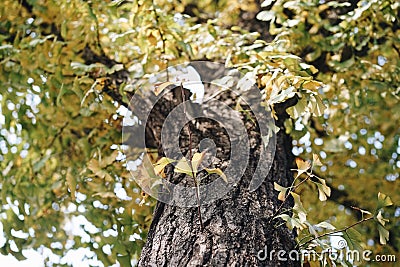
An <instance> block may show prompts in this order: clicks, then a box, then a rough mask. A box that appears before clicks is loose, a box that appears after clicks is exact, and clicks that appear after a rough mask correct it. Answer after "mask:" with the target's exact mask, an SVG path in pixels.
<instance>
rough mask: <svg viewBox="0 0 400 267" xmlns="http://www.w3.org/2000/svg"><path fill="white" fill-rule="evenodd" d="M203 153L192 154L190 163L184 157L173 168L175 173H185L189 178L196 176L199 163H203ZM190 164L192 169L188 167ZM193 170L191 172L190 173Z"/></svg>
mask: <svg viewBox="0 0 400 267" xmlns="http://www.w3.org/2000/svg"><path fill="white" fill-rule="evenodd" d="M204 155H205V154H204V153H203V152H202V153H194V155H193V157H192V161H191V162H190V161H188V160H187V159H186V158H185V157H183V158H182V159H181V160H179V161H178V163H177V164H176V166H175V172H177V173H185V174H187V175H189V176H191V177H193V175H194V176H196V173H197V169H198V168H199V165H200V163H201V162H202V161H203V158H204ZM190 164H191V165H192V167H190ZM192 168H193V171H192Z"/></svg>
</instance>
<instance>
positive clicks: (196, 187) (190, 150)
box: [181, 83, 204, 230]
mask: <svg viewBox="0 0 400 267" xmlns="http://www.w3.org/2000/svg"><path fill="white" fill-rule="evenodd" d="M183 90H184V89H183V85H182V83H181V94H182V102H183V113H184V114H185V118H186V119H189V117H188V116H187V113H186V99H185V93H184V91H183ZM188 131H189V160H188V161H189V166H190V170H191V172H192V177H193V181H194V184H195V190H196V200H197V212H198V214H199V221H200V228H201V230H203V229H204V226H203V220H202V217H201V207H200V204H201V203H200V192H199V184H198V182H197V178H196V175H195V173H194V170H193V165H192V157H193V155H192V154H193V153H192V131H191V130H190V124H188Z"/></svg>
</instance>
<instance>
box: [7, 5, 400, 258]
mask: <svg viewBox="0 0 400 267" xmlns="http://www.w3.org/2000/svg"><path fill="white" fill-rule="evenodd" d="M399 5H400V4H399V2H398V1H394V0H393V1H389V0H371V1H324V0H297V1H284V0H278V1H269V0H267V1H264V2H262V3H259V2H257V1H252V0H247V1H235V0H225V1H202V2H201V3H197V2H196V1H190V0H185V1H163V0H157V1H153V2H151V1H123V0H119V1H97V0H95V1H88V2H87V1H80V0H70V1H67V0H62V1H55V0H54V1H51V0H49V1H33V0H21V1H13V0H3V1H2V4H1V5H0V101H1V109H0V189H1V205H0V218H1V224H0V225H1V226H2V227H0V228H2V229H3V235H4V238H3V239H2V242H1V243H0V247H1V252H2V253H3V254H12V255H14V256H15V257H17V258H18V259H23V258H24V253H23V250H24V249H26V248H33V249H38V250H39V251H44V250H46V249H48V248H49V249H51V252H52V253H54V254H56V255H59V256H60V257H61V258H62V257H63V256H65V255H67V253H68V251H71V250H76V249H78V248H82V247H84V248H88V249H89V250H91V251H92V252H94V253H92V254H89V257H92V258H93V259H98V260H100V261H101V262H102V263H103V264H104V265H105V266H109V265H112V264H114V263H115V262H116V261H117V260H118V261H119V263H120V264H121V265H127V264H128V263H129V262H130V261H131V259H133V260H135V259H137V258H138V256H139V255H140V251H141V247H142V246H143V244H144V240H145V238H146V233H147V229H148V227H149V222H150V221H151V213H152V205H153V201H152V200H151V199H147V200H146V204H145V205H139V203H140V202H141V200H142V195H141V191H140V188H138V187H137V186H136V184H135V183H134V181H133V179H132V177H131V175H130V173H129V172H128V171H127V170H126V168H125V167H124V166H125V165H124V164H125V163H124V157H123V155H122V153H121V152H120V149H119V144H121V127H122V126H121V124H122V119H123V116H124V112H123V111H124V109H122V108H121V103H124V102H125V103H127V102H128V97H127V96H128V95H129V94H131V93H132V92H133V91H134V90H135V88H136V87H137V86H139V85H140V84H141V83H143V81H145V80H146V79H147V77H148V75H149V74H151V73H154V72H157V71H160V70H163V69H165V68H166V67H167V66H168V65H173V64H176V63H180V62H185V61H189V60H199V59H207V60H215V61H219V62H225V63H226V65H227V66H228V67H237V68H241V69H242V70H243V69H244V70H247V71H249V72H250V73H252V75H253V77H254V80H256V81H257V82H258V84H259V86H260V88H261V89H263V90H265V92H268V90H272V91H273V90H278V93H279V94H281V95H282V91H284V89H285V88H284V87H285V86H287V84H285V83H284V82H283V81H282V79H281V80H279V78H280V76H284V75H286V74H287V75H289V76H290V75H292V76H290V77H291V79H292V80H291V81H292V83H293V84H294V82H293V79H295V77H302V78H301V79H303V81H305V80H307V79H308V80H310V81H312V82H310V83H308V85H307V86H306V85H304V88H303V85H302V86H300V87H299V86H298V88H297V87H296V86H295V87H296V90H297V92H303V91H301V90H305V91H304V92H303V93H304V95H305V96H307V97H303V98H300V100H299V102H298V104H297V105H296V106H295V107H294V108H292V109H291V115H292V119H290V120H287V121H286V126H287V127H286V128H287V132H290V133H291V135H292V136H293V153H294V154H295V155H296V156H299V157H301V158H303V159H311V158H312V153H316V154H318V155H319V156H320V158H321V161H322V162H323V165H322V166H321V167H319V168H318V170H317V171H316V173H317V174H318V175H319V176H321V177H324V178H325V179H326V180H327V181H328V183H329V184H330V186H331V188H332V195H331V198H330V199H328V201H326V202H321V201H320V200H319V199H318V193H315V192H314V191H315V190H316V189H315V188H314V187H313V186H312V185H310V186H309V187H308V188H304V187H302V190H301V192H298V193H300V194H301V195H302V200H303V204H304V206H305V208H306V209H307V213H308V215H309V216H308V218H309V219H308V220H309V221H310V222H311V223H318V222H321V221H328V222H330V223H331V224H333V225H335V226H336V227H338V228H341V227H345V226H347V225H350V224H352V223H354V222H356V221H358V220H359V219H360V218H361V217H360V215H361V213H360V212H359V211H358V210H357V209H354V208H352V207H359V208H361V209H363V210H370V211H373V210H374V208H375V206H376V196H377V194H378V192H383V193H385V194H386V195H389V196H391V198H392V200H393V202H394V203H395V205H394V206H392V207H389V208H386V209H385V210H384V217H386V218H388V219H390V222H389V223H388V224H387V225H386V226H387V229H388V230H389V231H390V239H389V243H388V245H386V246H381V245H380V244H379V234H378V231H377V229H376V225H375V224H370V223H366V224H360V225H357V227H356V229H357V230H358V231H359V232H360V233H361V235H360V237H359V239H360V240H359V241H360V244H361V245H362V246H363V247H364V248H369V249H371V250H373V251H374V252H375V253H381V254H384V253H386V254H389V253H390V254H396V253H397V254H398V249H399V247H400V234H399V233H400V231H399V228H400V222H399V219H398V218H399V217H400V207H399V206H398V203H399V201H400V199H399V194H398V192H399V191H400V187H399V170H400V131H399V121H400V105H399V100H400V37H399V36H400V24H399V16H400V11H399V10H400V9H399ZM254 17H256V18H257V19H256V18H254ZM279 68H282V69H285V70H288V71H289V72H286V73H284V72H279V73H280V74H279V75H278V74H274V72H273V70H274V69H279ZM274 75H275V76H274ZM294 75H298V76H294ZM299 79H300V78H299ZM313 79H315V80H317V81H320V82H322V83H323V84H325V86H321V84H322V83H319V82H316V81H315V80H313ZM272 84H273V85H274V86H275V87H274V86H272ZM268 86H271V88H272V89H268ZM276 88H277V89H276ZM307 90H310V91H312V92H313V93H312V94H311V93H308V94H307V93H306V91H307ZM314 94H315V95H318V96H319V97H320V98H321V99H322V101H323V103H324V104H325V106H326V107H327V108H326V109H323V108H322V106H321V104H322V103H319V101H318V99H319V98H313V97H312V95H314ZM116 95H119V96H120V98H119V99H118V101H116ZM267 95H268V94H267ZM267 97H268V96H267ZM267 97H266V98H267ZM287 97H289V96H288V95H286V96H285V95H282V99H281V100H282V101H283V100H285V99H286V98H287ZM269 100H270V99H269ZM266 101H268V99H266ZM313 114H317V115H322V116H321V117H316V116H313ZM77 225H79V226H77ZM0 232H1V231H0ZM64 258H65V257H64ZM57 259H58V261H59V262H58V263H59V264H65V263H66V260H65V259H64V260H61V261H60V258H57V257H53V258H52V261H55V260H56V261H57ZM133 262H134V261H133ZM49 264H51V263H50V262H49ZM93 264H94V263H93Z"/></svg>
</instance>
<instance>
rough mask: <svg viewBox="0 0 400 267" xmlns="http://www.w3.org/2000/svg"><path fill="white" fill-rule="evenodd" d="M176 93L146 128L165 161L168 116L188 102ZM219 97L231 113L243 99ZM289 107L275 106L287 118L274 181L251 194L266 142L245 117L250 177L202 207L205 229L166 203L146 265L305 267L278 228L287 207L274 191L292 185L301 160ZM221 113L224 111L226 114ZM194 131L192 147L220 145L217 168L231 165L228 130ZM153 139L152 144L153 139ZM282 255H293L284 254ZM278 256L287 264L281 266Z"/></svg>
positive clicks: (183, 140) (172, 177)
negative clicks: (163, 134) (289, 126)
mask: <svg viewBox="0 0 400 267" xmlns="http://www.w3.org/2000/svg"><path fill="white" fill-rule="evenodd" d="M171 92H172V93H170V94H168V95H167V97H165V98H164V99H163V101H160V104H159V105H158V106H157V107H155V108H154V115H153V116H151V118H150V119H149V120H148V122H147V128H146V129H147V130H148V131H151V132H152V133H151V134H148V133H146V138H147V140H146V144H147V145H149V144H152V145H157V146H158V149H159V153H160V154H161V155H162V154H163V149H162V145H163V144H161V142H160V140H161V139H160V129H161V127H162V124H163V122H164V120H165V118H166V117H167V115H168V113H169V112H170V111H171V110H172V109H174V108H175V107H176V106H177V105H178V104H179V103H181V101H182V100H181V99H182V98H180V97H179V92H180V91H179V90H173V91H171ZM218 98H219V101H224V102H225V103H226V104H227V105H229V106H234V105H235V96H234V95H232V94H231V93H227V94H221V95H219V96H218ZM288 105H293V103H288V102H287V103H284V104H281V105H280V106H276V107H275V110H276V111H277V114H278V116H279V120H277V121H276V125H277V126H278V127H279V128H280V131H279V132H278V134H277V136H276V140H277V143H276V151H275V155H274V156H273V157H274V158H273V164H272V168H271V170H270V171H269V172H268V170H266V171H265V176H266V178H265V180H264V182H263V183H262V184H261V186H260V187H259V188H258V189H257V190H256V191H253V192H250V191H249V189H248V187H249V182H250V180H251V177H252V174H253V173H254V171H255V168H256V165H257V162H258V160H259V155H260V151H262V149H261V146H262V143H261V138H260V133H259V129H258V126H257V125H256V124H255V123H254V122H253V121H252V120H251V119H249V117H248V114H242V117H241V119H242V120H243V123H244V125H245V126H246V129H247V133H248V136H249V137H250V140H249V144H250V146H251V151H250V155H251V156H250V159H249V162H248V165H247V169H246V170H245V172H244V175H243V176H242V177H241V178H240V180H239V182H238V183H237V185H236V186H235V187H234V188H233V189H232V190H231V191H230V192H229V193H228V194H227V195H225V196H224V197H222V198H221V199H218V200H216V201H215V202H212V203H210V204H207V205H202V206H201V215H202V221H203V225H204V228H203V229H202V228H201V225H200V224H199V215H198V209H197V208H182V207H178V206H176V205H167V204H164V203H161V202H158V203H157V206H156V209H155V212H154V218H153V222H152V224H151V227H150V230H149V234H148V239H147V242H146V245H145V247H144V248H143V250H142V254H141V258H140V261H139V266H300V263H299V262H298V261H295V260H290V259H289V257H288V253H289V252H290V251H291V250H293V249H294V247H295V241H294V238H295V235H294V233H293V232H291V231H289V230H288V228H287V227H286V226H285V225H284V224H283V223H282V221H279V220H272V221H271V217H272V215H273V214H274V213H275V211H276V210H277V209H278V207H279V206H280V205H281V201H279V200H278V199H277V192H276V191H275V190H274V182H277V183H278V184H280V185H283V186H288V185H290V184H291V182H292V180H293V174H292V172H291V171H290V169H291V168H293V165H292V164H293V160H294V158H293V155H292V153H291V139H290V137H289V136H288V135H287V134H285V130H284V127H283V121H284V119H285V117H286V116H287V115H286V112H285V108H286V107H287V106H288ZM214 108H215V111H216V112H218V110H219V108H220V107H218V106H215V107H214ZM136 109H138V110H139V109H140V103H136ZM188 127H191V128H190V129H191V131H192V147H193V148H197V147H198V145H199V144H200V141H201V140H203V139H205V138H210V139H212V140H213V141H214V143H215V145H216V150H217V157H218V158H219V159H220V160H221V162H219V163H218V165H217V167H219V166H223V165H224V162H226V161H227V160H228V159H229V152H230V149H231V141H230V140H229V137H228V136H227V135H226V132H225V130H224V129H223V128H221V127H220V126H219V125H218V124H216V123H215V122H213V121H212V120H207V119H203V120H197V121H196V123H193V121H192V122H190V123H189V126H188ZM228 127H229V126H228ZM185 129H186V130H185ZM185 129H184V130H182V132H181V136H180V148H181V151H183V154H184V155H185V154H186V155H187V151H188V145H189V143H188V142H189V141H188V132H187V128H185ZM151 137H152V140H148V139H149V138H151ZM270 156H271V155H270ZM271 157H272V156H271ZM165 172H166V179H169V181H171V182H174V183H180V184H185V185H188V186H190V185H192V186H193V184H191V178H190V177H188V176H187V175H186V176H185V175H184V174H179V173H174V171H173V167H172V166H171V165H169V166H168V167H167V168H166V170H165ZM290 205H291V203H290V202H289V203H287V205H286V207H285V208H288V207H289V206H290ZM280 250H283V251H285V252H286V253H285V254H279V255H278V251H280ZM260 251H262V252H260ZM265 252H268V257H266V255H264V254H265ZM281 253H282V252H281ZM269 254H271V255H272V257H271V258H270V256H269ZM278 256H283V258H286V259H287V260H286V261H284V260H279V259H278Z"/></svg>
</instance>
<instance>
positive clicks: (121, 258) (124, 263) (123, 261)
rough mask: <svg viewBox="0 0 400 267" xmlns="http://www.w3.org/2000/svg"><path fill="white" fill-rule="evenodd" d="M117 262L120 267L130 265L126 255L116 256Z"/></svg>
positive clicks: (129, 259) (129, 258)
mask: <svg viewBox="0 0 400 267" xmlns="http://www.w3.org/2000/svg"><path fill="white" fill-rule="evenodd" d="M117 259H118V262H119V264H120V265H121V267H130V266H132V265H131V257H130V256H129V254H128V255H123V256H122V255H118V256H117Z"/></svg>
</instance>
